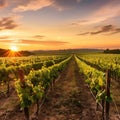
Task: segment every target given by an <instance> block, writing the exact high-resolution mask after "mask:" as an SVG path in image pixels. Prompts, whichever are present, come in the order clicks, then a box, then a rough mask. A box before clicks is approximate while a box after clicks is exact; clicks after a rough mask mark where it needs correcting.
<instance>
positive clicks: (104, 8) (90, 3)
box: [0, 0, 120, 50]
mask: <svg viewBox="0 0 120 120" xmlns="http://www.w3.org/2000/svg"><path fill="white" fill-rule="evenodd" d="M11 46H16V47H17V48H18V49H19V50H38V49H40V50H50V49H52V50H56V49H69V48H70V49H72V48H104V49H106V48H111V49H113V48H120V0H0V48H5V49H9V48H11Z"/></svg>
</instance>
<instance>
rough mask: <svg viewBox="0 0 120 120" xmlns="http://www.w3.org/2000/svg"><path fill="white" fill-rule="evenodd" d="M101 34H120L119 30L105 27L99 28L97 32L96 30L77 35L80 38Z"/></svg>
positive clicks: (109, 26) (111, 26)
mask: <svg viewBox="0 0 120 120" xmlns="http://www.w3.org/2000/svg"><path fill="white" fill-rule="evenodd" d="M102 33H109V34H116V33H120V28H117V27H116V26H114V25H106V26H102V27H99V30H97V31H91V32H84V33H79V34H77V35H78V36H81V35H97V34H102Z"/></svg>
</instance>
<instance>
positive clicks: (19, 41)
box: [0, 39, 68, 46]
mask: <svg viewBox="0 0 120 120" xmlns="http://www.w3.org/2000/svg"><path fill="white" fill-rule="evenodd" d="M0 42H2V43H15V44H24V45H25V44H26V45H29V44H34V45H39V44H40V45H45V46H60V45H65V44H68V42H64V41H54V40H51V41H39V40H23V39H22V40H17V41H14V40H0Z"/></svg>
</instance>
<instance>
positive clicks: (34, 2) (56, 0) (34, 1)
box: [13, 0, 81, 12]
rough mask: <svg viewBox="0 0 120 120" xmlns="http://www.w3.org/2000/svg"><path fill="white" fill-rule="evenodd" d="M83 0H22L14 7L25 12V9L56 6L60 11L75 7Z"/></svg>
mask: <svg viewBox="0 0 120 120" xmlns="http://www.w3.org/2000/svg"><path fill="white" fill-rule="evenodd" d="M80 1H81V0H27V2H26V0H22V1H21V2H18V3H19V4H18V5H17V6H16V7H15V8H14V9H13V11H14V12H25V11H30V10H32V11H37V10H39V9H42V8H44V7H54V8H57V9H58V10H59V11H61V10H63V9H66V8H71V7H73V6H74V7H75V6H76V5H78V4H79V3H80Z"/></svg>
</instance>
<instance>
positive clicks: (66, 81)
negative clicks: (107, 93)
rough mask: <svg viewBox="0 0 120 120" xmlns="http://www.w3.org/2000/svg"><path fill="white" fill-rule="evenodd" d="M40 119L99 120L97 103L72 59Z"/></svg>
mask: <svg viewBox="0 0 120 120" xmlns="http://www.w3.org/2000/svg"><path fill="white" fill-rule="evenodd" d="M39 119H40V120H98V115H97V114H96V103H95V100H94V99H93V97H92V95H91V93H90V91H89V88H88V87H87V85H86V84H85V82H84V76H83V75H80V73H79V69H78V67H77V64H76V62H75V60H71V62H70V63H69V65H68V67H67V68H66V69H65V70H64V72H63V73H62V75H61V77H60V78H59V80H58V81H57V82H56V84H55V87H54V90H53V91H51V92H50V93H49V95H48V98H47V101H46V102H45V104H44V105H43V107H42V109H41V112H40V115H39Z"/></svg>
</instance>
